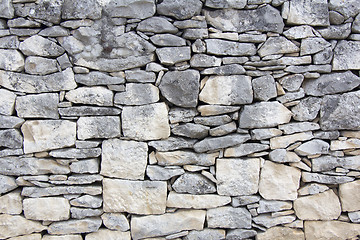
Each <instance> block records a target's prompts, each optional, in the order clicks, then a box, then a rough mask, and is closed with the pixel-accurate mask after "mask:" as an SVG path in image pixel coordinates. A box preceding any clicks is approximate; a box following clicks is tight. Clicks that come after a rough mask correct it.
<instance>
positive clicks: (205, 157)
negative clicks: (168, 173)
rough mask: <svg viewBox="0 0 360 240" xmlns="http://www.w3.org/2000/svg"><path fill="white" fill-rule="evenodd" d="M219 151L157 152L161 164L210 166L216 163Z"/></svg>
mask: <svg viewBox="0 0 360 240" xmlns="http://www.w3.org/2000/svg"><path fill="white" fill-rule="evenodd" d="M218 156H219V153H209V154H207V153H194V152H190V151H172V152H156V155H155V157H156V159H157V160H158V164H159V165H163V166H172V165H187V164H194V165H200V166H210V165H214V164H215V159H216V158H217V157H218Z"/></svg>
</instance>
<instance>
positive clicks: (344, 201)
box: [339, 180, 360, 212]
mask: <svg viewBox="0 0 360 240" xmlns="http://www.w3.org/2000/svg"><path fill="white" fill-rule="evenodd" d="M359 189H360V181H359V180H357V181H354V182H349V183H344V184H340V185H339V197H340V201H341V207H342V211H344V212H352V211H359V210H360V204H359V201H357V199H359V198H358V197H359V195H360V194H359Z"/></svg>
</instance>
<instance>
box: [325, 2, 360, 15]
mask: <svg viewBox="0 0 360 240" xmlns="http://www.w3.org/2000/svg"><path fill="white" fill-rule="evenodd" d="M329 9H330V10H334V11H337V12H339V13H341V14H342V15H343V16H344V17H345V18H346V19H347V18H349V17H355V16H356V15H357V14H358V13H360V7H359V5H358V4H357V2H356V0H349V1H347V2H342V1H339V0H330V1H329Z"/></svg>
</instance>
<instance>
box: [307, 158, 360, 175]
mask: <svg viewBox="0 0 360 240" xmlns="http://www.w3.org/2000/svg"><path fill="white" fill-rule="evenodd" d="M358 161H359V156H351V157H333V156H322V157H318V158H313V159H312V171H313V172H325V171H330V170H333V169H335V168H336V167H341V168H345V169H351V170H358V169H359V168H360V163H359V162H358Z"/></svg>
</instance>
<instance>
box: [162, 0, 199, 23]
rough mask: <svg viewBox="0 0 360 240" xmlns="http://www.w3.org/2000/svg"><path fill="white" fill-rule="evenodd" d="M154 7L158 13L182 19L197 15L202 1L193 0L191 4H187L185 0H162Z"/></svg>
mask: <svg viewBox="0 0 360 240" xmlns="http://www.w3.org/2000/svg"><path fill="white" fill-rule="evenodd" d="M156 7H157V13H158V14H161V15H165V16H170V17H174V18H176V19H178V20H184V19H189V18H191V17H193V16H195V15H199V14H200V11H201V8H202V2H201V1H200V0H194V1H193V2H191V4H188V2H186V0H177V1H171V0H164V1H162V2H160V3H159V4H157V6H156ZM180 9H181V10H180Z"/></svg>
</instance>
